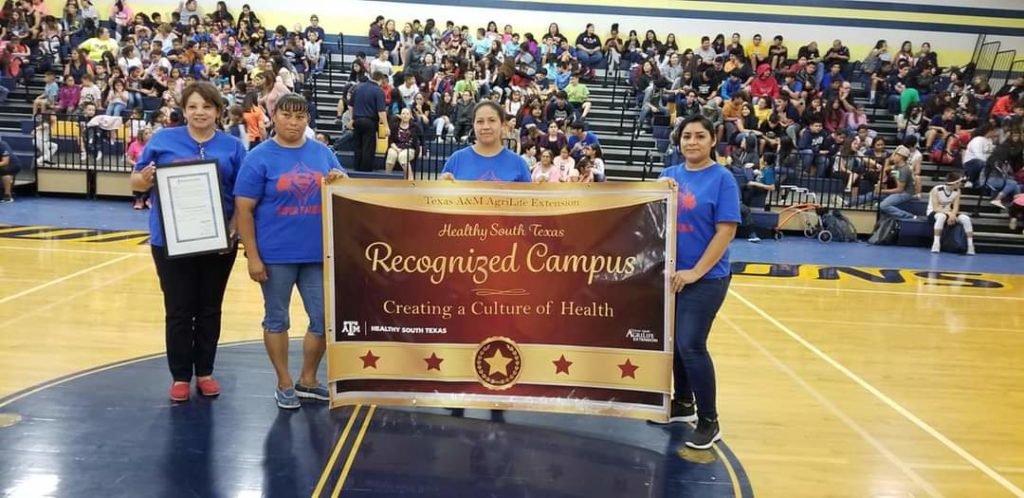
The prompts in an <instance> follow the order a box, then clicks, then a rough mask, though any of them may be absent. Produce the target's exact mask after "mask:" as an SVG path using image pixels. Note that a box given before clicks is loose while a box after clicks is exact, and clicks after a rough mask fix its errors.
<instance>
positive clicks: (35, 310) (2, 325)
mask: <svg viewBox="0 0 1024 498" xmlns="http://www.w3.org/2000/svg"><path fill="white" fill-rule="evenodd" d="M145 269H147V267H145V266H139V267H138V268H136V269H134V270H131V271H127V272H124V273H118V274H117V276H116V277H114V278H111V279H109V280H107V281H105V282H100V283H98V284H95V285H91V286H89V287H87V288H85V289H82V290H80V291H78V292H75V293H73V294H68V295H66V296H63V297H61V298H60V299H55V300H53V301H50V302H48V303H46V304H44V305H42V306H34V307H31V308H27V309H25V310H24V311H22V312H21V313H18V314H17V315H15V316H12V317H11V318H8V319H7V320H4V321H3V322H0V330H8V328H9V327H10V326H11V325H13V324H15V323H17V322H19V321H21V320H24V319H26V318H31V317H33V316H36V315H39V314H41V313H43V312H45V311H47V310H50V309H53V308H56V307H58V306H60V305H62V304H64V303H67V302H73V301H74V300H75V299H78V298H79V297H81V296H84V295H86V294H90V293H93V292H96V289H102V288H104V287H107V286H108V285H112V284H113V283H114V282H118V281H120V280H124V279H126V278H128V277H131V276H134V275H135V274H137V273H139V272H141V271H142V270H145Z"/></svg>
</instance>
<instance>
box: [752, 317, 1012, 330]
mask: <svg viewBox="0 0 1024 498" xmlns="http://www.w3.org/2000/svg"><path fill="white" fill-rule="evenodd" d="M734 317H736V318H751V319H758V320H759V319H760V317H754V316H746V315H739V316H736V315H734ZM786 321H787V322H796V323H817V324H829V325H852V326H856V327H873V326H876V325H877V326H891V325H892V322H867V321H864V322H858V321H857V320H819V319H817V318H790V317H786ZM900 327H901V328H912V329H924V330H939V331H943V332H945V331H948V330H949V325H948V324H946V323H939V324H930V323H901V324H900ZM961 328H962V329H963V330H965V331H966V330H970V331H971V332H1001V333H1007V334H1019V333H1020V329H1002V328H997V327H977V326H974V325H971V326H969V327H961Z"/></svg>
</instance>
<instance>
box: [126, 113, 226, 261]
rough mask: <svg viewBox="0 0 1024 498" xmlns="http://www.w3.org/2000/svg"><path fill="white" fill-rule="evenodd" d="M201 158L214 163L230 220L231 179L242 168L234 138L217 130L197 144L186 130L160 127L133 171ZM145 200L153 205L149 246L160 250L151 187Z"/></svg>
mask: <svg viewBox="0 0 1024 498" xmlns="http://www.w3.org/2000/svg"><path fill="white" fill-rule="evenodd" d="M200 152H202V153H200ZM202 159H209V160H213V159H216V160H217V170H218V172H219V173H220V189H221V194H222V199H223V200H224V215H225V216H227V218H228V219H231V215H232V214H234V212H235V194H234V191H235V177H237V176H238V169H239V168H241V167H242V160H243V159H245V146H244V145H242V142H241V141H239V140H238V139H237V138H235V137H232V136H231V135H228V134H227V133H224V132H222V131H218V132H217V133H216V134H215V135H214V136H213V138H211V139H210V140H209V141H208V142H206V143H204V144H200V143H199V142H196V141H195V139H193V138H192V137H191V136H190V135H189V134H188V128H186V127H184V126H181V127H176V128H164V129H162V130H160V131H157V132H156V133H154V134H153V138H150V139H149V142H147V143H146V147H145V148H144V149H142V155H140V156H139V160H138V161H137V162H136V163H135V171H141V170H142V169H143V168H145V167H146V166H148V165H149V163H155V164H156V165H157V167H160V166H163V165H167V164H174V163H183V162H189V161H198V160H202ZM149 200H150V203H151V204H152V206H153V208H152V209H151V210H150V212H149V243H150V245H154V246H157V247H163V246H164V244H165V242H164V233H163V228H162V226H161V223H162V222H161V218H160V199H159V196H158V195H157V191H156V189H155V188H154V189H152V190H150V191H149Z"/></svg>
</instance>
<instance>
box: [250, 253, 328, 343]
mask: <svg viewBox="0 0 1024 498" xmlns="http://www.w3.org/2000/svg"><path fill="white" fill-rule="evenodd" d="M260 286H261V287H262V288H263V310H264V316H263V330H264V331H266V332H268V333H279V332H281V333H283V332H288V329H289V328H290V326H291V323H290V320H289V316H288V307H289V306H290V305H291V298H292V288H293V287H298V288H299V296H300V297H302V306H303V307H304V308H306V314H307V315H308V316H309V328H308V329H307V330H308V332H309V333H310V334H313V335H318V336H323V335H324V265H323V263H295V264H278V265H274V264H268V265H267V281H266V282H263V283H262V284H260Z"/></svg>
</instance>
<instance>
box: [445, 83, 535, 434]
mask: <svg viewBox="0 0 1024 498" xmlns="http://www.w3.org/2000/svg"><path fill="white" fill-rule="evenodd" d="M506 121H508V115H506V114H505V110H504V109H502V107H501V106H500V105H498V104H497V103H495V102H492V101H490V100H484V101H482V102H480V103H479V104H477V105H476V107H474V108H473V134H474V136H476V143H475V144H473V146H472V147H466V148H465V149H462V150H459V151H456V152H455V153H454V154H452V155H451V156H450V157H449V158H448V161H447V162H446V163H444V169H443V170H441V176H440V179H441V180H475V181H480V182H523V183H530V182H531V181H532V180H533V179H532V178H531V176H530V168H529V166H527V165H526V159H523V157H522V156H520V155H518V154H516V153H515V152H513V151H511V150H509V149H508V148H506V147H505V145H504V144H503V143H502V141H501V137H502V133H503V132H504V130H505V122H506ZM463 413H464V411H463V409H462V408H453V409H452V415H454V416H456V417H461V416H462V415H463ZM491 420H492V421H495V422H498V421H503V420H504V412H503V411H501V410H491Z"/></svg>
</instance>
